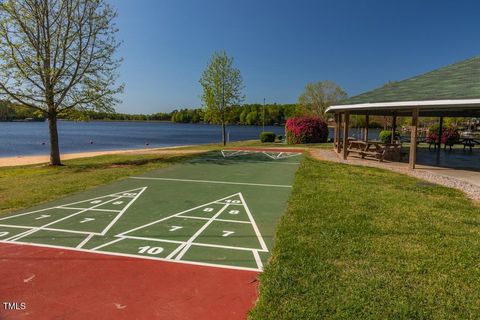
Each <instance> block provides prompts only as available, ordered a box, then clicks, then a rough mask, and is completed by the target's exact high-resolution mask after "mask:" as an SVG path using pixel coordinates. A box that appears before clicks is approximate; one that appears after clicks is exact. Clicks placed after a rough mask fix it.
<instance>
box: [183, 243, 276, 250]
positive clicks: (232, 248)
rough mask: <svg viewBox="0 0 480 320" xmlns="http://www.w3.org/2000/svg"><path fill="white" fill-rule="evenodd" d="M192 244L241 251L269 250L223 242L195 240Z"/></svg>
mask: <svg viewBox="0 0 480 320" xmlns="http://www.w3.org/2000/svg"><path fill="white" fill-rule="evenodd" d="M192 246H198V247H209V248H219V249H229V250H240V251H252V250H255V251H261V252H268V250H267V251H265V250H263V249H258V248H248V247H233V246H224V245H221V244H210V243H202V242H193V243H192Z"/></svg>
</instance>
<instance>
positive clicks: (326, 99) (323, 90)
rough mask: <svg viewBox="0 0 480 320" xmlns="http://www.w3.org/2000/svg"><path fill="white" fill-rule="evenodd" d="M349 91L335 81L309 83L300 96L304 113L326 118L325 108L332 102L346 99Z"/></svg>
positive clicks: (300, 104) (300, 103) (299, 102)
mask: <svg viewBox="0 0 480 320" xmlns="http://www.w3.org/2000/svg"><path fill="white" fill-rule="evenodd" d="M346 98H347V93H346V92H345V91H343V90H342V88H340V87H339V86H338V85H337V84H336V83H335V82H333V81H328V80H327V81H319V82H314V83H308V84H307V85H306V86H305V91H304V92H303V94H302V95H301V96H300V97H299V98H298V105H299V106H300V108H301V109H302V111H303V113H307V114H313V115H316V116H318V117H320V118H322V119H325V110H327V108H328V107H329V106H331V105H332V104H335V103H336V102H338V101H340V100H343V99H346Z"/></svg>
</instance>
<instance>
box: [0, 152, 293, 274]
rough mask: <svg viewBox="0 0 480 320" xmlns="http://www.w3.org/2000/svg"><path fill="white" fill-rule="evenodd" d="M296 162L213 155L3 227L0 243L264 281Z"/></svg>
mask: <svg viewBox="0 0 480 320" xmlns="http://www.w3.org/2000/svg"><path fill="white" fill-rule="evenodd" d="M300 160H301V154H300V153H283V152H268V153H267V152H264V153H261V152H251V151H244V152H238V151H236V152H227V151H225V152H222V153H221V152H209V153H206V154H204V155H202V156H199V157H197V158H195V159H193V160H190V161H188V162H183V163H180V164H176V165H173V166H171V167H168V168H164V169H160V170H156V171H152V172H149V173H148V174H145V175H142V176H138V177H130V178H129V179H125V180H122V181H119V182H117V183H114V184H111V185H108V186H102V187H99V188H96V189H93V190H89V191H87V192H83V193H81V194H77V195H75V196H72V197H69V198H65V199H62V200H59V201H56V202H52V203H48V204H45V205H42V206H39V207H35V208H31V209H29V210H25V211H22V212H17V213H13V214H10V215H7V216H4V217H2V218H0V241H2V242H13V243H23V244H25V243H28V244H33V245H39V246H48V247H61V248H65V247H66V248H70V249H74V250H81V251H95V252H99V253H107V254H115V255H126V256H133V257H138V256H141V257H144V258H150V259H160V260H169V261H175V262H180V263H191V264H199V265H211V266H220V267H227V268H236V269H245V270H255V271H261V270H262V268H263V265H264V264H265V262H266V260H267V258H268V256H269V250H270V249H271V248H272V244H273V235H274V232H275V226H276V224H277V222H278V220H279V217H280V215H281V214H282V213H283V212H284V211H285V208H286V203H287V199H288V196H289V194H290V191H291V185H292V183H293V179H294V174H295V171H296V169H297V167H298V164H299V162H300Z"/></svg>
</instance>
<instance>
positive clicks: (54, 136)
mask: <svg viewBox="0 0 480 320" xmlns="http://www.w3.org/2000/svg"><path fill="white" fill-rule="evenodd" d="M48 131H49V134H50V165H52V166H61V165H62V162H61V161H60V148H59V145H58V130H57V114H56V113H55V112H49V113H48Z"/></svg>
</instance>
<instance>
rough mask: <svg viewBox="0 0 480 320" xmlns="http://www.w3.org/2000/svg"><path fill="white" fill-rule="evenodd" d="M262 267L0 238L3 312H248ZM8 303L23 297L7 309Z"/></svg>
mask: <svg viewBox="0 0 480 320" xmlns="http://www.w3.org/2000/svg"><path fill="white" fill-rule="evenodd" d="M257 276H258V272H254V271H243V270H233V269H225V268H215V267H204V266H196V265H189V264H178V263H171V262H164V261H155V260H148V259H141V258H128V257H120V256H112V255H103V254H96V253H89V252H80V251H74V250H68V249H54V248H46V247H38V246H30V245H22V244H13V243H0V319H1V320H4V319H5V320H10V319H39V320H42V319H82V320H84V319H100V320H101V319H115V320H116V319H119V320H120V319H129V320H130V319H199V320H201V319H212V320H214V319H246V317H247V313H248V310H249V309H250V308H251V307H253V305H254V303H255V300H256V298H257V287H258V280H257ZM4 302H17V303H21V302H23V303H25V304H26V308H25V309H24V310H4V304H3V303H4Z"/></svg>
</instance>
